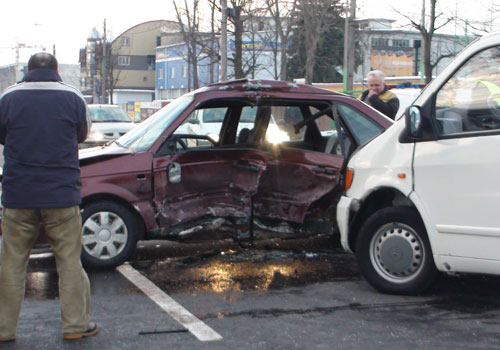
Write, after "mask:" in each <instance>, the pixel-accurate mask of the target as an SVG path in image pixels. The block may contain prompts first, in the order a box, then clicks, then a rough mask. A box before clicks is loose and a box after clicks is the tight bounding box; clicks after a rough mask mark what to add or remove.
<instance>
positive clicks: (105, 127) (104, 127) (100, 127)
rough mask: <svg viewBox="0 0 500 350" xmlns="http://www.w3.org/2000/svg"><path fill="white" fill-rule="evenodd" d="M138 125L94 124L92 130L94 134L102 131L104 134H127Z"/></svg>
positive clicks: (124, 123) (118, 123)
mask: <svg viewBox="0 0 500 350" xmlns="http://www.w3.org/2000/svg"><path fill="white" fill-rule="evenodd" d="M136 125H137V124H135V123H128V122H109V123H98V122H92V128H91V129H90V130H91V131H92V132H95V131H100V132H102V133H105V132H119V133H123V132H127V131H129V130H130V129H132V128H133V127H134V126H136Z"/></svg>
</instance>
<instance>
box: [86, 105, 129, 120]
mask: <svg viewBox="0 0 500 350" xmlns="http://www.w3.org/2000/svg"><path fill="white" fill-rule="evenodd" d="M89 115H90V120H92V123H108V122H113V123H132V119H130V117H129V116H128V115H127V114H126V113H125V111H124V110H123V109H121V108H120V107H118V106H117V107H93V106H89Z"/></svg>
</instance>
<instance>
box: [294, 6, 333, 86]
mask: <svg viewBox="0 0 500 350" xmlns="http://www.w3.org/2000/svg"><path fill="white" fill-rule="evenodd" d="M338 3H339V1H337V0H298V1H297V10H298V11H300V12H301V17H302V19H303V21H304V23H303V27H304V36H305V47H306V62H305V73H306V74H305V80H306V84H311V83H312V80H313V74H314V65H315V63H316V49H317V47H318V42H319V40H320V38H321V32H322V29H323V28H324V27H325V20H326V18H328V17H327V16H328V13H329V9H330V7H332V6H338Z"/></svg>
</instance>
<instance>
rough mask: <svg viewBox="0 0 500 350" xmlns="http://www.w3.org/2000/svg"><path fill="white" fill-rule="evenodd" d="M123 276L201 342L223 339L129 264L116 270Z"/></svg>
mask: <svg viewBox="0 0 500 350" xmlns="http://www.w3.org/2000/svg"><path fill="white" fill-rule="evenodd" d="M116 269H117V270H118V271H119V272H120V273H121V274H122V275H123V276H125V277H126V278H127V279H128V280H129V281H130V282H132V283H133V284H134V285H135V286H136V287H137V288H139V289H140V290H141V291H143V292H144V294H146V295H147V296H148V297H149V298H151V300H153V301H154V302H155V303H156V304H157V305H158V306H160V307H161V308H162V309H163V310H164V311H165V312H166V313H168V314H169V315H170V316H172V317H173V318H174V319H175V320H176V321H177V322H179V323H180V324H181V325H183V326H184V327H185V328H186V329H187V330H189V331H190V332H191V333H192V334H193V335H194V336H195V337H196V338H198V340H200V341H214V340H220V339H222V336H221V335H220V334H218V333H217V332H215V331H214V330H213V329H212V328H210V327H209V326H207V325H206V324H205V323H203V322H202V321H200V320H199V319H198V318H197V317H196V316H194V315H193V314H192V313H190V312H189V311H188V310H186V309H185V308H184V307H183V306H182V305H180V304H179V303H178V302H176V301H175V300H174V299H172V298H171V297H170V296H169V295H168V294H166V293H164V292H163V291H162V290H161V289H160V288H158V287H157V286H156V285H155V284H154V283H153V282H151V281H150V280H148V279H147V278H146V277H144V276H143V275H141V274H140V273H139V272H138V271H137V270H136V269H134V268H133V267H132V266H130V265H129V264H124V265H121V266H118V267H117V268H116Z"/></svg>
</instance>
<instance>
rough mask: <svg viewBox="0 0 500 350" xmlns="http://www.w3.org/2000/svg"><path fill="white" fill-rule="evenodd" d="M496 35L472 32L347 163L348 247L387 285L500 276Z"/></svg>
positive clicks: (499, 50)
mask: <svg viewBox="0 0 500 350" xmlns="http://www.w3.org/2000/svg"><path fill="white" fill-rule="evenodd" d="M499 210H500V33H493V34H489V35H486V36H484V37H482V38H481V39H478V40H476V41H475V42H473V43H472V44H471V45H469V46H468V47H467V48H466V49H464V50H463V51H462V52H461V53H460V55H459V56H458V57H456V59H455V60H454V61H453V63H452V64H450V65H449V66H448V67H447V68H446V69H445V70H444V71H443V72H442V73H441V74H439V76H438V77H436V78H435V79H434V80H433V81H431V83H430V84H429V85H428V86H427V87H426V88H425V89H424V90H423V92H422V94H421V95H420V96H419V97H418V98H417V99H416V100H415V102H414V103H413V106H411V107H409V108H408V110H407V111H406V113H405V117H404V118H402V119H400V120H399V121H397V122H396V123H395V124H394V125H393V126H392V127H390V128H389V129H388V130H387V131H386V132H385V133H384V134H382V135H380V136H379V137H377V138H376V139H374V140H373V141H372V142H370V143H368V144H367V145H366V146H365V147H364V148H361V149H359V150H357V151H356V152H355V153H354V154H353V155H352V157H351V159H350V161H349V163H348V176H347V180H346V193H345V195H344V196H343V197H342V199H341V201H340V203H339V205H338V207H337V220H338V224H339V230H340V234H341V242H342V245H343V247H344V248H345V249H346V250H348V251H351V252H355V253H356V256H357V259H358V262H359V266H360V269H361V272H362V274H363V275H364V276H365V278H366V279H367V280H368V282H370V283H371V284H372V285H373V286H374V287H375V288H377V289H378V290H380V291H383V292H388V293H401V294H414V293H420V292H422V291H424V290H425V289H426V288H427V287H429V286H430V285H431V284H432V282H433V281H434V280H435V278H436V277H437V275H438V271H442V272H448V273H456V272H470V273H485V274H496V275H499V274H500V214H499Z"/></svg>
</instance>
